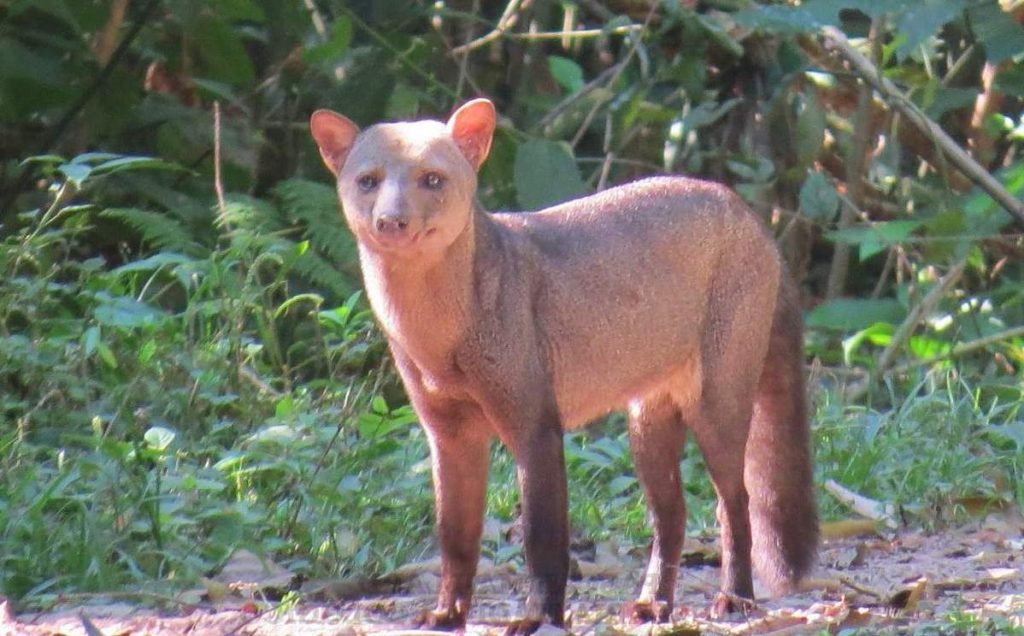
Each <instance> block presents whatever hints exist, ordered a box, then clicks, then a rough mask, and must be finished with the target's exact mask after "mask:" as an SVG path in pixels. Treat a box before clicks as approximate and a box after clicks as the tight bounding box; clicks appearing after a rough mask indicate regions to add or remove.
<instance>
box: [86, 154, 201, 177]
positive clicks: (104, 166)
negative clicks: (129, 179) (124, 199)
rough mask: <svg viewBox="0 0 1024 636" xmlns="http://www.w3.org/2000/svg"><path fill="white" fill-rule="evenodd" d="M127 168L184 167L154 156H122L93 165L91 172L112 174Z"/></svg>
mask: <svg viewBox="0 0 1024 636" xmlns="http://www.w3.org/2000/svg"><path fill="white" fill-rule="evenodd" d="M128 170H180V171H185V168H183V167H181V166H179V165H178V164H176V163H174V162H171V161H164V160H163V159H156V158H154V157H123V156H119V157H117V158H116V159H110V160H108V161H104V162H102V163H99V164H97V165H95V166H93V169H92V171H93V173H94V174H96V175H105V174H114V173H117V172H124V171H128Z"/></svg>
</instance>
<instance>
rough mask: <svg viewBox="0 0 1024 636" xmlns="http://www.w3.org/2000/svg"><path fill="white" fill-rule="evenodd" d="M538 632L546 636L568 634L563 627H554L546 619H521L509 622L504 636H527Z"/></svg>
mask: <svg viewBox="0 0 1024 636" xmlns="http://www.w3.org/2000/svg"><path fill="white" fill-rule="evenodd" d="M538 631H539V632H542V633H544V634H546V635H547V636H556V635H558V634H568V633H569V632H567V631H566V629H565V625H555V624H553V623H552V622H551V621H550V620H547V619H545V620H537V619H535V618H523V619H520V620H516V621H511V622H509V624H508V627H506V628H505V636H529V634H533V633H535V632H538Z"/></svg>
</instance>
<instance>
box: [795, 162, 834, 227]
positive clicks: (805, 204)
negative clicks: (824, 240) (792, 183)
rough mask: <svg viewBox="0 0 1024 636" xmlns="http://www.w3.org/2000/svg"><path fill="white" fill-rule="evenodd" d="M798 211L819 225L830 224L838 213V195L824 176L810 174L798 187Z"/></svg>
mask: <svg viewBox="0 0 1024 636" xmlns="http://www.w3.org/2000/svg"><path fill="white" fill-rule="evenodd" d="M800 210H801V211H802V212H803V213H804V215H806V216H808V217H810V218H812V219H814V220H816V221H819V222H821V223H831V222H832V221H833V220H835V218H836V214H837V213H838V212H839V194H838V193H837V192H836V189H835V188H834V187H833V186H832V184H831V183H829V181H828V179H827V178H826V177H825V175H823V174H821V173H820V172H812V173H811V174H810V175H808V176H807V179H806V180H804V184H803V185H802V186H801V187H800Z"/></svg>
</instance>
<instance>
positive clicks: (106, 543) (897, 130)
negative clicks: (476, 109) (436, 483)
mask: <svg viewBox="0 0 1024 636" xmlns="http://www.w3.org/2000/svg"><path fill="white" fill-rule="evenodd" d="M112 4H113V3H112V2H111V1H110V0H96V1H92V2H78V1H73V0H47V1H46V2H32V1H28V0H16V1H13V2H7V3H0V451H2V452H0V474H2V475H3V476H4V486H3V487H2V492H0V495H2V496H0V592H2V593H3V594H4V595H7V596H11V597H14V598H23V599H27V600H29V601H30V602H36V603H38V602H44V601H45V600H46V599H47V598H51V597H52V596H54V595H58V594H61V593H65V592H70V591H103V590H112V589H118V588H138V587H147V586H157V585H161V584H167V583H168V582H173V584H174V585H179V584H180V585H188V584H190V583H191V582H193V581H194V580H195V579H196V578H197V577H199V576H201V575H202V574H204V573H206V572H207V571H209V570H211V569H215V568H216V567H217V566H218V565H219V564H220V563H222V562H223V560H224V559H225V558H226V557H227V555H229V554H230V553H231V552H232V551H233V550H234V549H236V548H240V547H245V548H247V549H250V550H252V551H254V552H256V553H259V554H261V555H267V556H269V557H271V558H273V559H274V560H276V561H277V562H279V563H282V564H283V565H285V566H286V567H287V568H289V569H290V570H291V571H293V572H295V573H299V574H303V575H306V576H310V577H321V576H330V575H340V574H349V573H355V574H372V573H375V572H380V571H383V570H386V569H388V568H390V567H393V566H394V565H397V564H399V563H401V562H403V561H404V560H406V559H409V558H415V557H417V556H419V555H421V554H422V553H424V552H428V551H431V550H432V547H431V543H430V536H431V532H432V512H431V503H430V501H431V498H430V488H429V479H430V477H429V473H430V470H429V468H430V467H429V460H428V459H427V450H426V444H425V441H424V439H423V435H422V433H420V432H419V429H418V428H417V427H416V426H415V425H414V424H413V421H414V419H415V417H414V415H413V413H412V412H411V411H410V409H409V407H408V406H407V405H406V404H405V398H404V395H403V393H402V391H401V389H400V387H399V386H398V384H397V382H396V380H395V378H394V375H393V373H391V371H390V367H389V366H388V362H387V356H386V347H385V344H384V342H383V341H382V339H381V338H380V336H379V334H378V333H377V332H376V330H375V328H374V326H373V322H372V317H371V316H370V314H369V311H368V309H367V308H366V305H365V302H364V301H363V300H362V298H361V295H360V292H359V272H358V265H357V254H356V248H355V245H354V242H353V240H352V237H351V236H350V234H349V233H348V232H347V230H346V229H345V228H344V225H343V223H342V221H341V219H340V217H339V215H338V204H337V200H336V197H335V193H334V189H333V187H332V186H331V184H330V183H329V175H328V174H327V173H326V171H325V170H323V168H322V166H321V165H320V160H319V157H318V156H317V152H316V149H315V148H314V147H313V145H312V143H311V142H310V140H309V137H308V133H307V126H306V121H307V117H308V114H309V113H310V112H311V111H312V109H314V108H319V107H329V108H335V109H337V110H339V111H341V112H344V113H345V114H346V115H348V116H349V117H351V118H352V119H353V120H355V121H357V122H359V123H360V124H361V125H369V124H372V123H374V122H376V121H380V120H382V119H395V118H416V117H439V118H443V117H445V116H446V115H447V114H448V113H449V112H450V111H451V108H452V107H453V106H454V105H455V104H456V103H458V102H460V101H464V100H465V99H467V98H469V97H471V96H474V95H477V94H486V95H489V96H491V97H493V98H495V99H496V101H497V104H498V108H499V111H500V112H501V113H502V114H503V117H502V120H501V125H500V126H499V130H498V131H497V134H496V138H495V140H494V145H493V147H492V150H491V154H490V157H489V158H488V161H487V162H486V163H485V165H484V167H483V169H482V171H481V174H480V198H481V200H482V201H483V202H484V203H485V204H486V205H487V206H488V207H491V208H518V209H537V208H541V207H544V206H547V205H550V204H553V203H556V202H561V201H565V200H568V199H571V198H573V197H576V196H578V195H580V194H584V193H587V192H591V191H593V190H595V189H596V188H598V187H604V186H606V185H611V184H615V183H621V182H625V181H629V180H632V179H635V178H639V177H642V176H645V175H649V174H659V173H685V174H688V175H692V176H698V177H702V178H710V179H715V180H718V181H721V182H724V183H727V184H729V185H730V186H732V187H733V188H734V189H736V190H737V191H738V192H739V193H740V194H741V196H743V197H744V198H745V199H746V200H747V201H748V202H749V203H750V204H751V206H752V207H753V208H754V209H755V211H756V212H758V213H759V214H761V215H762V216H763V217H764V218H765V219H766V220H767V221H769V226H770V227H771V229H772V231H774V232H776V234H777V235H778V236H779V237H780V243H781V244H782V245H783V248H784V251H785V253H786V254H785V255H786V257H787V260H788V261H789V262H790V264H791V265H792V269H793V271H794V274H795V276H796V278H797V279H798V281H799V283H800V284H801V289H802V292H803V296H804V300H805V304H806V306H807V308H808V312H807V320H806V322H807V325H808V334H807V340H808V351H809V353H810V355H811V356H812V357H813V359H814V360H813V364H812V368H813V369H814V372H813V374H812V379H813V383H812V389H813V391H814V393H815V395H816V396H817V401H818V403H819V406H818V409H817V417H816V422H817V424H816V428H815V437H816V440H817V446H818V449H819V451H818V457H819V461H818V476H819V478H820V479H822V480H823V479H828V478H831V479H836V480H838V481H841V482H842V483H843V484H844V485H845V486H847V487H849V488H853V489H855V490H858V491H861V492H863V493H865V494H867V495H869V496H872V497H876V498H879V499H882V500H887V501H895V502H899V503H900V504H901V505H902V506H903V510H904V511H905V512H906V513H907V514H908V518H909V519H911V520H912V522H920V521H921V520H924V521H925V522H927V523H932V522H938V520H936V519H934V518H933V517H931V516H930V511H931V510H934V509H936V508H943V507H945V506H946V505H947V504H949V503H950V502H953V507H954V508H955V502H956V501H957V500H958V499H960V498H967V497H983V498H987V499H989V500H1000V501H1001V500H1008V499H1013V498H1015V499H1016V501H1017V502H1018V503H1021V502H1024V491H1022V489H1021V486H1020V484H1021V483H1024V480H1022V479H1021V477H1022V475H1021V470H1022V467H1021V463H1020V457H1021V451H1022V448H1024V429H1022V422H1024V419H1022V418H1024V414H1022V413H1021V411H1020V408H1019V404H1020V400H1021V395H1020V386H1021V378H1022V375H1021V374H1022V371H1021V369H1022V368H1024V334H1022V333H1021V332H1020V330H1019V326H1020V325H1022V324H1024V259H1022V258H1021V255H1022V254H1024V251H1022V250H1024V248H1022V244H1021V237H1020V230H1019V227H1017V226H1015V225H1014V224H1013V222H1012V219H1011V217H1010V216H1009V215H1008V214H1007V213H1006V212H1005V211H1004V210H1003V209H1002V208H1000V207H999V205H998V204H997V203H996V202H995V201H994V200H993V199H992V197H991V196H990V195H989V194H988V193H986V192H985V191H983V190H981V189H978V188H976V187H974V186H973V185H972V184H970V183H967V182H964V180H963V179H960V178H958V175H957V173H956V172H955V171H954V170H953V169H952V168H951V167H950V165H948V162H947V161H946V160H945V159H944V158H943V157H942V156H941V154H939V153H938V152H936V151H935V145H934V143H932V142H931V140H928V139H924V141H922V140H921V138H920V135H919V134H916V133H915V130H914V128H913V126H912V125H911V124H910V123H909V122H908V121H906V119H905V118H902V117H896V116H892V115H891V114H890V112H891V111H888V110H887V109H885V108H884V106H883V105H882V104H881V103H879V100H878V99H877V97H873V96H872V95H871V94H868V95H867V97H873V98H872V99H859V97H858V93H859V92H860V91H861V86H862V83H861V82H860V81H859V80H858V78H857V77H856V76H855V75H853V74H852V73H851V72H850V70H849V69H848V68H847V67H845V66H844V65H843V64H841V63H839V62H838V61H837V60H836V59H835V58H834V57H831V56H830V54H829V52H828V51H826V50H823V49H822V48H821V47H820V45H819V43H818V42H817V41H816V33H817V31H818V30H820V29H821V28H822V27H823V26H825V25H831V26H836V27H839V28H841V29H842V30H844V31H845V32H846V33H847V34H848V35H849V36H850V37H851V39H852V41H853V42H854V44H855V45H856V46H858V47H860V48H861V51H862V52H863V53H865V54H866V55H868V56H869V57H870V58H871V59H872V61H873V63H875V64H876V65H877V66H878V67H879V68H880V71H881V72H882V74H883V75H885V76H886V77H888V78H889V79H891V80H893V81H894V82H896V83H897V85H898V86H899V87H900V88H901V90H903V91H904V92H905V93H906V94H907V98H908V99H909V100H910V101H912V102H913V103H914V104H916V105H918V106H919V107H920V108H921V109H922V110H923V111H924V112H925V113H927V114H928V116H930V117H932V118H933V119H935V120H936V122H937V123H938V124H940V125H941V126H943V127H944V128H945V129H946V130H947V131H948V132H950V134H951V135H952V136H953V137H954V138H955V139H957V140H959V141H960V142H961V143H963V145H964V146H965V147H967V148H968V150H969V151H970V152H971V153H973V154H974V156H975V158H976V160H977V161H978V162H979V163H981V164H982V165H983V166H984V167H985V168H987V169H989V170H991V171H992V172H993V174H994V176H995V177H996V178H997V179H998V180H999V181H1000V182H1001V183H1002V184H1003V185H1004V186H1005V187H1006V188H1007V189H1008V190H1009V191H1010V192H1011V193H1014V194H1015V195H1016V196H1018V197H1020V196H1021V192H1024V161H1022V160H1021V157H1022V150H1024V148H1022V143H1024V114H1022V108H1021V103H1020V100H1019V98H1020V97H1021V96H1024V73H1022V72H1021V69H1020V68H1019V64H1017V65H1015V64H1014V63H1013V61H1014V60H1016V61H1019V58H1020V57H1021V55H1022V53H1024V37H1022V33H1024V30H1022V29H1021V27H1020V25H1019V24H1018V23H1017V22H1015V21H1014V19H1013V17H1012V16H1011V15H1010V14H1009V13H1008V12H1006V11H1004V10H1003V9H1002V8H1001V5H1000V3H997V2H995V1H994V0H928V1H926V2H919V1H911V0H901V1H898V2H879V1H877V0H807V1H806V2H802V3H795V2H765V3H755V2H749V3H748V2H744V3H740V2H710V3H696V8H692V7H691V5H693V4H694V3H679V2H664V3H646V4H647V5H649V6H648V8H643V9H642V10H640V11H639V12H634V13H629V12H630V11H632V10H634V9H635V7H636V6H639V5H638V4H637V3H573V2H569V3H533V5H532V8H531V7H526V8H524V5H528V4H529V3H522V5H521V6H520V9H519V10H518V11H517V15H518V18H519V19H518V20H517V21H515V22H514V23H507V24H504V25H501V29H499V30H498V32H497V34H498V35H499V36H500V37H499V38H498V39H497V40H494V41H493V42H490V43H486V44H483V45H479V42H478V41H477V38H480V37H482V36H484V34H486V33H489V32H491V30H492V29H493V28H495V27H496V26H498V25H496V23H495V21H496V20H497V19H498V17H499V16H500V15H501V14H502V13H503V11H504V10H505V8H506V6H507V2H505V1H504V0H483V1H482V2H480V3H478V4H479V7H480V11H479V13H478V14H477V15H471V14H469V13H465V12H460V11H457V10H456V8H455V7H456V5H455V4H454V3H447V4H446V3H441V4H434V3H413V2H407V1H403V2H388V3H382V2H377V3H374V2H349V1H347V0H325V1H319V2H315V3H311V4H306V3H300V2H274V1H271V0H231V1H230V2H214V3H196V2H195V1H194V0H147V1H145V2H138V3H129V10H128V12H127V13H126V14H125V16H123V19H122V20H119V19H118V18H117V17H116V15H114V14H112V12H111V7H112ZM640 4H643V3H640ZM650 7H653V9H651V8H650ZM651 10H653V13H651V14H650V15H648V11H651ZM566 11H570V12H574V13H572V15H570V16H567V15H566ZM619 11H621V12H622V13H621V14H618V13H616V12H619ZM569 17H571V18H572V20H570V21H568V22H566V20H567V19H568V18H569ZM563 23H567V24H570V25H571V26H570V28H576V27H577V26H582V27H585V29H586V30H585V31H582V32H581V34H577V35H573V36H572V37H568V38H567V39H566V36H565V35H564V34H562V33H561V31H562V28H563ZM873 23H874V30H875V33H874V37H875V41H874V42H872V41H870V38H869V35H870V34H871V33H872V24H873ZM531 25H535V26H536V27H537V29H539V30H540V33H539V34H536V33H534V34H531V33H530V32H529V29H530V28H532V27H531ZM105 35H110V36H113V37H112V38H106V37H105ZM105 41H106V42H108V44H104V42H105ZM466 42H475V44H472V45H470V46H469V47H467V49H466V51H467V52H466V53H465V54H463V53H453V48H454V47H458V46H460V45H463V44H464V43H466ZM874 44H877V46H873V45H874ZM986 64H989V65H990V68H989V70H990V71H991V72H994V73H995V76H994V78H993V80H992V82H991V83H986V82H985V81H983V71H985V68H986V67H985V65H986ZM992 69H994V70H992ZM144 78H145V79H144ZM979 97H985V98H992V100H991V101H990V102H988V103H991V104H993V105H994V106H993V108H992V109H991V110H989V111H986V112H978V113H975V112H973V109H975V108H976V104H980V103H985V101H986V100H985V99H979ZM214 101H217V102H218V103H219V111H220V117H219V118H216V119H215V117H214V115H213V103H214ZM858 101H860V103H861V105H860V106H858ZM865 104H866V106H865ZM973 115H977V117H978V118H979V119H980V124H979V125H972V124H971V123H970V122H971V120H972V116H973ZM215 121H217V122H219V123H215ZM857 152H863V153H864V154H865V157H866V161H864V162H856V161H851V158H852V157H854V156H855V154H856V153H857ZM68 157H70V159H69V158H68ZM859 163H863V165H864V167H863V168H862V169H860V171H859V172H858V173H856V174H854V173H853V172H854V171H855V169H856V166H857V165H858V164H859ZM680 249H681V250H684V251H685V246H683V245H681V246H680ZM842 249H848V250H849V252H850V254H851V257H850V258H849V259H848V262H840V261H841V260H842V259H839V258H837V257H836V254H837V253H840V252H841V251H842ZM960 266H962V268H963V269H962V271H963V274H962V275H961V276H960V277H959V278H957V279H956V280H953V281H951V282H949V281H945V282H944V279H943V277H944V276H946V275H947V273H948V272H950V271H959V270H958V269H957V268H959V267H960ZM844 268H845V269H846V274H845V276H843V277H840V276H838V275H836V276H833V274H837V273H838V272H841V271H842V270H843V269H844ZM835 278H841V279H842V280H841V284H836V283H835V280H834V279H835ZM830 280H832V282H831V283H830V282H828V281H830ZM947 283H948V284H947ZM935 290H939V291H938V292H936V293H935V294H933V293H932V292H933V291H935ZM681 293H686V291H685V290H681ZM883 352H885V355H881V354H882V353H883ZM851 388H852V389H857V390H851ZM924 440H927V442H928V443H927V444H925V443H923V441H924ZM936 440H939V441H940V442H942V443H938V444H936V443H933V442H935V441H936ZM566 457H567V464H568V468H569V473H570V479H569V481H570V492H571V519H572V523H573V526H574V528H575V529H576V530H577V531H579V532H582V533H586V534H588V535H590V536H609V537H611V536H615V537H626V538H628V539H630V540H634V541H637V542H642V541H644V540H645V539H646V536H647V533H648V532H649V530H648V528H647V524H646V523H645V513H644V508H643V502H642V495H641V493H640V489H639V486H638V483H637V482H636V479H635V477H633V472H632V469H631V462H630V460H629V454H628V442H627V440H626V437H625V434H624V432H623V427H622V426H621V419H618V418H617V416H613V418H612V419H611V420H610V421H608V422H605V423H603V424H600V425H599V426H598V427H597V428H596V430H591V431H589V432H587V433H574V434H572V435H569V436H568V437H567V442H566ZM492 468H493V469H492V489H491V492H490V495H489V502H488V504H489V514H491V515H493V516H496V517H499V518H501V519H506V520H507V519H511V518H512V517H514V516H515V514H516V512H515V505H516V501H517V494H516V486H515V482H516V479H515V465H514V462H513V461H512V459H511V458H510V457H509V455H508V453H507V452H504V451H501V450H495V451H494V455H493V467H492ZM682 468H683V476H684V483H685V487H686V489H687V494H688V510H689V513H690V526H691V528H692V529H696V530H699V529H702V528H704V527H706V526H711V525H712V524H713V523H714V521H713V514H712V510H713V506H714V500H713V490H712V489H711V487H710V484H709V482H708V480H707V476H706V471H705V470H704V467H703V464H702V461H701V459H700V457H699V454H698V453H696V452H694V449H691V451H690V452H689V454H688V456H687V459H685V460H684V462H683V464H682ZM1005 484H1016V485H1015V486H1014V485H1011V486H1006V485H1005ZM822 503H823V505H824V507H825V509H826V512H827V513H828V514H829V515H840V514H844V513H843V512H842V511H840V510H839V509H838V507H837V506H836V505H835V503H834V502H832V501H831V500H830V499H829V498H828V497H827V496H822ZM485 549H486V550H487V551H488V552H489V553H490V555H491V556H494V557H496V558H498V559H500V560H504V559H509V558H519V555H518V550H517V548H516V547H515V546H509V545H507V544H505V543H503V542H498V543H491V544H488V545H487V546H485ZM963 620H964V621H967V620H968V619H967V618H964V619H963ZM964 624H965V625H966V623H964ZM954 628H955V629H959V628H960V623H955V627H954ZM987 628H988V627H982V628H979V629H987ZM963 629H970V627H963Z"/></svg>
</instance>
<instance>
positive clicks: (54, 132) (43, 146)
mask: <svg viewBox="0 0 1024 636" xmlns="http://www.w3.org/2000/svg"><path fill="white" fill-rule="evenodd" d="M159 6H160V0H150V1H149V3H148V4H146V6H145V7H143V8H142V11H141V12H140V14H139V17H138V18H137V19H136V20H135V22H134V23H133V24H132V27H131V28H130V29H129V30H128V33H126V34H125V36H124V39H123V40H121V44H119V45H118V47H117V48H116V49H115V50H114V52H113V53H112V54H111V55H110V58H109V59H108V60H107V63H106V64H104V65H103V68H102V69H100V72H99V73H97V74H96V77H94V78H93V80H92V82H91V83H90V84H89V86H88V87H86V89H85V90H84V91H82V92H81V93H79V95H78V99H76V100H75V101H74V103H72V104H71V106H70V107H68V109H67V110H66V111H64V115H63V116H62V117H61V118H60V119H59V120H58V121H57V123H56V124H54V126H53V128H51V129H50V133H49V134H48V135H46V136H45V137H44V138H43V141H42V143H40V144H39V146H38V147H37V149H36V152H38V153H40V154H42V153H45V152H47V151H49V150H50V149H51V148H52V147H53V145H54V144H55V143H56V142H57V140H58V139H60V138H61V137H63V136H64V133H66V132H67V129H68V128H69V127H70V126H71V124H72V123H73V122H74V121H75V119H76V118H77V117H78V114H79V113H81V112H82V109H83V108H85V106H86V104H88V103H89V101H91V100H92V98H93V96H94V95H96V93H97V92H99V90H100V87H102V86H103V85H104V84H106V82H107V79H108V78H109V77H110V75H111V73H113V72H114V69H115V68H117V65H118V64H120V63H121V60H122V59H124V56H125V54H126V53H128V49H129V47H131V45H132V43H133V42H134V41H135V38H137V37H138V36H139V33H140V32H141V31H142V27H144V26H146V24H147V23H148V22H149V19H150V17H151V16H152V14H153V12H154V11H155V10H156V8H157V7H159ZM31 175H32V171H31V170H30V169H29V168H28V167H24V168H22V169H21V170H20V172H18V173H17V176H16V177H14V179H13V181H14V183H12V184H10V185H9V186H7V187H4V188H0V195H2V199H3V200H2V201H0V211H7V210H11V209H12V208H13V207H14V206H13V203H14V199H15V197H17V196H18V193H19V192H21V191H22V190H23V189H24V188H25V187H26V186H27V185H28V182H29V179H30V178H31ZM0 185H2V184H0ZM5 189H6V190H7V191H6V192H3V190H5ZM5 214H6V212H0V219H2V218H3V217H4V215H5Z"/></svg>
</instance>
